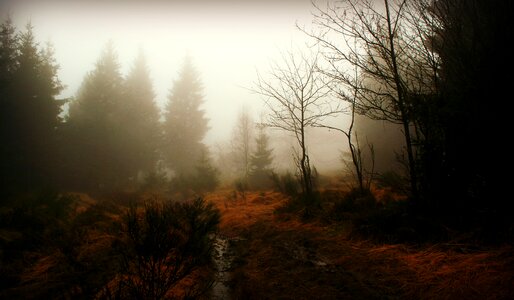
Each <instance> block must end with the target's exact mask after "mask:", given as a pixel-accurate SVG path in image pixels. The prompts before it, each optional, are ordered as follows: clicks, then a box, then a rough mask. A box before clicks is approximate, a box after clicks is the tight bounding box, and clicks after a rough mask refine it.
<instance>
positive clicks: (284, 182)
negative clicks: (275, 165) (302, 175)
mask: <svg viewBox="0 0 514 300" xmlns="http://www.w3.org/2000/svg"><path fill="white" fill-rule="evenodd" d="M271 180H272V181H273V186H274V188H275V190H276V191H278V192H281V193H282V194H284V195H287V196H289V197H297V196H298V195H299V194H300V190H301V189H300V184H299V182H298V179H297V178H296V177H295V176H294V175H293V174H291V173H290V172H286V173H284V174H282V175H279V174H277V173H275V172H271Z"/></svg>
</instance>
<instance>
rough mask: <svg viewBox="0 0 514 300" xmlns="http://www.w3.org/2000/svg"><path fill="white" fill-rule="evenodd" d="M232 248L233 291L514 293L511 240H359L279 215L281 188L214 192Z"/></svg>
mask: <svg viewBox="0 0 514 300" xmlns="http://www.w3.org/2000/svg"><path fill="white" fill-rule="evenodd" d="M207 200H210V201H213V202H214V203H215V204H216V205H217V206H218V207H219V209H220V210H221V212H222V220H221V234H222V235H223V236H224V237H225V238H226V240H227V241H228V242H229V247H230V248H231V251H233V252H234V253H235V256H234V257H231V258H230V259H231V260H232V261H231V268H230V269H231V271H232V272H231V274H230V277H231V279H230V282H231V284H230V285H229V286H230V293H231V296H230V297H226V298H225V299H513V297H512V296H513V295H514V274H513V273H514V258H513V257H514V256H513V250H512V247H510V246H504V247H498V248H496V249H488V250H482V251H473V252H468V253H465V252H462V251H458V250H456V249H450V248H448V247H446V248H445V247H444V245H430V246H425V247H417V248H414V247H408V246H406V245H402V244H399V245H384V244H375V243H372V242H370V241H363V240H352V239H350V238H349V235H348V233H347V231H346V230H345V228H344V227H342V226H340V225H334V224H333V225H326V224H319V223H315V222H311V223H303V222H301V221H299V220H298V219H297V218H296V217H295V216H292V215H284V214H281V215H278V214H276V213H275V210H276V208H277V207H280V206H281V205H283V204H284V201H285V200H284V198H283V197H282V196H281V195H280V194H278V193H272V192H266V193H251V194H249V195H247V197H246V199H243V198H242V197H236V196H235V194H234V193H233V192H231V191H221V192H218V193H216V194H212V195H209V196H208V197H207Z"/></svg>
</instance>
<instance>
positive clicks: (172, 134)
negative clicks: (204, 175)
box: [163, 57, 209, 175]
mask: <svg viewBox="0 0 514 300" xmlns="http://www.w3.org/2000/svg"><path fill="white" fill-rule="evenodd" d="M202 90H203V87H202V84H201V82H200V79H199V76H198V73H197V72H196V70H195V68H194V67H193V64H192V61H191V59H190V58H189V57H187V58H186V60H185V62H184V64H183V66H182V70H181V72H180V77H179V79H178V80H176V81H175V82H174V85H173V88H172V90H171V92H170V95H169V97H168V104H167V106H166V112H165V121H164V134H165V137H164V142H165V146H164V149H163V153H164V158H165V160H166V162H167V164H168V165H169V167H170V168H171V169H173V170H174V171H175V173H176V174H177V175H190V174H192V173H193V172H194V169H195V165H196V164H197V161H198V160H199V158H200V156H201V153H202V151H205V145H204V144H203V143H202V140H203V138H204V137H205V134H206V133H207V130H208V128H209V127H208V124H207V123H208V120H207V118H206V117H205V112H204V111H203V110H202V109H201V105H202V104H203V102H204V100H203V95H202Z"/></svg>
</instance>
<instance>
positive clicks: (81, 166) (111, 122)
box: [66, 43, 129, 189]
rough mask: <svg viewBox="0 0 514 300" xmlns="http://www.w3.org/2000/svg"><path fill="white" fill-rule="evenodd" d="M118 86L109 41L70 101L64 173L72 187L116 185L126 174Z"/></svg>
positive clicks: (120, 82) (117, 70)
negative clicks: (65, 169) (66, 170)
mask: <svg viewBox="0 0 514 300" xmlns="http://www.w3.org/2000/svg"><path fill="white" fill-rule="evenodd" d="M122 88H123V78H122V75H121V73H120V65H119V63H118V59H117V54H116V51H115V49H114V45H113V44H112V43H109V44H108V45H107V46H106V47H105V49H104V51H103V53H102V54H101V56H100V58H99V59H98V61H97V63H96V67H95V69H94V70H93V71H91V72H90V73H88V74H87V75H86V77H85V78H84V81H83V83H82V86H81V88H80V90H79V92H78V94H77V97H76V99H75V100H74V101H73V102H72V103H71V104H70V109H69V116H68V120H67V124H66V125H67V126H66V138H67V141H68V149H67V150H68V151H67V152H68V154H69V156H68V157H67V158H68V162H67V167H68V172H67V173H68V174H69V175H68V177H69V178H68V179H71V180H72V182H71V184H73V185H75V186H76V187H80V188H92V189H98V188H101V187H103V186H105V185H119V184H121V183H123V181H125V180H126V179H127V177H128V176H129V175H128V174H127V172H126V171H127V170H126V168H127V166H126V164H125V161H124V159H123V155H122V153H123V150H124V149H123V147H124V144H123V142H122V141H123V138H124V136H123V135H122V134H121V130H120V126H122V125H121V118H120V113H119V112H120V108H121V105H122V103H121V99H122ZM72 176H74V178H73V177H72ZM77 185H78V186H77Z"/></svg>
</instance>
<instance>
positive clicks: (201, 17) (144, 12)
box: [2, 1, 310, 143]
mask: <svg viewBox="0 0 514 300" xmlns="http://www.w3.org/2000/svg"><path fill="white" fill-rule="evenodd" d="M309 4H310V2H309V1H286V2H280V3H275V2H273V1H263V2H257V1H256V2H253V1H252V2H249V1H248V2H244V1H243V2H241V3H239V2H235V1H234V3H232V2H227V1H225V2H219V1H218V2H217V1H200V2H190V1H171V2H169V3H168V2H166V3H164V1H153V2H152V1H150V2H149V1H145V2H144V4H143V3H137V2H129V3H126V2H123V4H122V3H119V2H117V1H107V2H100V1H98V2H97V1H69V2H68V1H54V2H50V1H11V2H8V3H3V4H2V6H3V7H2V11H4V12H7V11H10V12H11V14H12V18H13V21H14V23H15V24H16V25H17V27H18V28H24V26H25V24H26V23H27V22H28V21H30V22H31V23H32V25H34V27H35V28H34V30H35V35H36V37H37V38H38V39H39V41H43V42H44V41H51V42H52V43H53V44H54V46H55V58H56V60H57V62H58V63H59V65H60V69H59V78H60V79H61V81H62V83H63V84H64V85H65V86H66V87H65V89H64V90H63V92H62V94H61V96H62V97H64V98H67V97H72V96H74V95H75V93H76V91H77V89H78V87H79V86H80V84H81V82H82V80H83V77H84V75H85V74H86V72H88V71H90V70H91V69H93V68H94V64H95V61H96V60H97V58H98V56H99V54H100V53H101V50H102V48H103V47H104V46H105V44H106V43H107V41H109V40H112V41H113V42H114V44H115V47H116V50H117V52H118V54H119V61H120V62H121V64H122V70H123V71H124V72H126V71H127V70H128V69H129V67H130V65H131V64H132V62H133V60H134V58H135V57H136V55H137V52H138V49H139V48H142V49H143V50H144V52H145V54H146V57H147V61H148V66H149V68H150V71H151V77H152V79H153V84H154V90H155V92H156V95H157V96H156V101H157V103H158V104H159V106H160V107H161V108H162V107H163V106H164V103H165V101H166V97H167V95H168V93H169V89H170V88H171V86H172V83H173V80H174V79H176V77H177V73H178V69H179V66H180V64H181V61H182V60H183V59H184V56H186V55H190V56H191V57H192V58H193V62H194V64H195V66H196V68H197V70H198V72H199V73H200V76H201V79H202V82H203V84H204V97H205V105H204V108H205V109H206V111H207V114H208V118H209V119H210V120H211V121H210V126H211V127H212V130H211V131H210V132H209V133H208V136H207V138H206V142H207V143H212V142H214V141H217V140H220V139H223V138H227V137H228V136H229V133H230V128H231V126H232V123H233V120H235V115H236V112H237V111H238V110H239V109H240V108H241V107H242V106H243V105H248V106H249V107H251V108H252V109H251V111H253V112H255V116H256V117H258V116H259V114H260V111H261V106H262V105H261V102H260V99H259V97H257V96H255V95H252V94H251V93H249V92H248V91H247V90H246V89H245V88H248V87H250V86H251V84H252V82H253V81H254V79H255V74H256V70H257V69H258V68H259V67H261V66H265V65H267V64H268V62H269V60H270V59H273V58H274V57H276V56H277V54H278V53H279V52H280V51H281V50H284V49H287V48H288V47H289V46H290V45H291V43H297V44H298V43H300V44H301V43H303V41H302V38H303V37H302V35H301V34H300V33H299V32H298V31H297V30H296V28H295V23H296V22H297V21H298V22H306V21H307V20H308V18H309Z"/></svg>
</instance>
